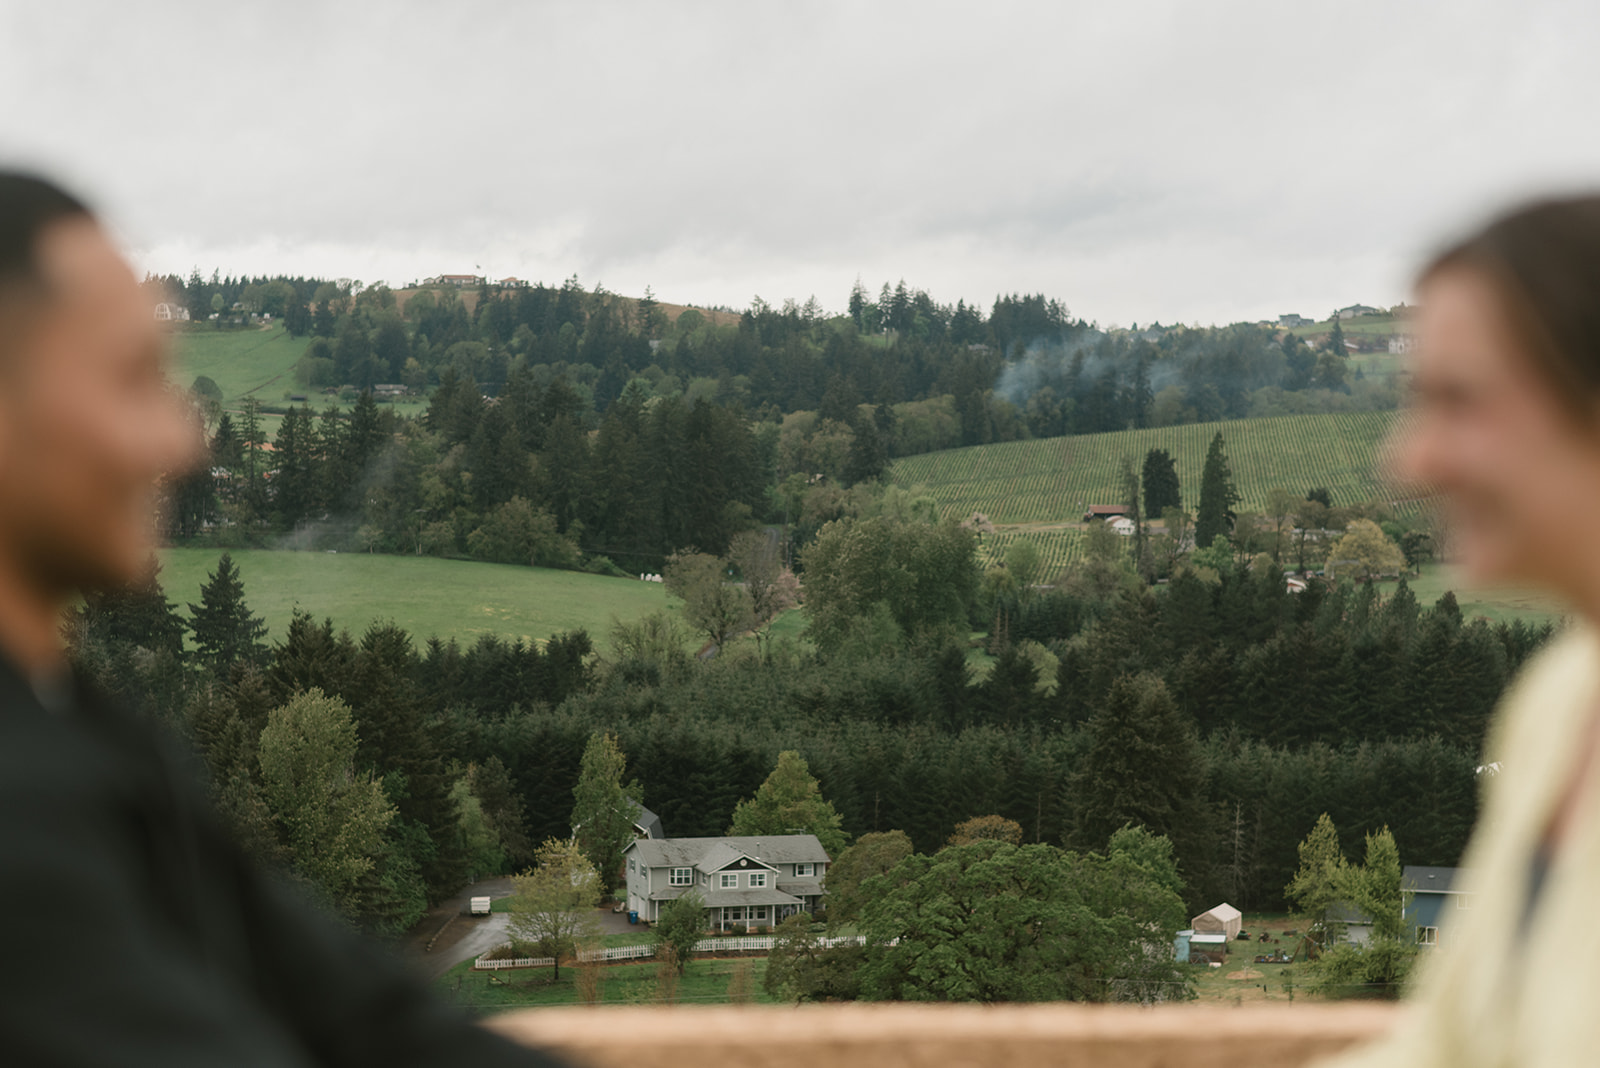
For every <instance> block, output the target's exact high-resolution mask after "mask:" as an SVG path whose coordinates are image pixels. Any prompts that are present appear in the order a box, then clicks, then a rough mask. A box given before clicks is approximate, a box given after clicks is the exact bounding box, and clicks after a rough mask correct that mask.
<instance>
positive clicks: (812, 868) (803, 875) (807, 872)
mask: <svg viewBox="0 0 1600 1068" xmlns="http://www.w3.org/2000/svg"><path fill="white" fill-rule="evenodd" d="M815 874H817V866H816V865H815V864H796V865H795V866H794V877H795V878H796V879H807V878H810V877H811V876H813V875H815Z"/></svg>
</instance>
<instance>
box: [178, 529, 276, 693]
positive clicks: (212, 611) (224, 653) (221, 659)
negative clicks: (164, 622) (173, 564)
mask: <svg viewBox="0 0 1600 1068" xmlns="http://www.w3.org/2000/svg"><path fill="white" fill-rule="evenodd" d="M189 615H190V620H191V621H190V623H189V627H190V629H191V630H192V631H193V632H194V644H195V658H196V659H197V660H199V661H200V663H201V664H202V665H204V666H205V667H206V668H208V669H209V670H211V671H212V672H214V673H215V674H217V675H218V676H222V677H226V676H227V674H228V671H229V670H230V669H231V668H232V667H233V665H234V664H237V663H240V662H247V663H249V662H255V661H257V660H260V659H261V658H262V656H263V655H264V654H265V653H266V647H265V646H264V645H263V644H262V642H261V639H262V638H263V637H264V636H265V635H266V633H267V624H266V622H265V621H263V620H262V619H261V618H260V617H259V616H253V615H251V614H250V606H249V605H247V604H245V602H244V581H243V579H241V578H240V576H239V568H238V566H237V565H235V564H234V562H233V556H232V554H230V553H223V554H222V558H221V559H220V560H218V561H217V569H216V570H215V571H213V572H212V573H211V575H210V577H209V578H208V579H207V580H206V584H205V585H204V586H202V587H201V588H200V603H199V604H194V603H193V602H190V604H189Z"/></svg>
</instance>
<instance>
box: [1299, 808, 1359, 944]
mask: <svg viewBox="0 0 1600 1068" xmlns="http://www.w3.org/2000/svg"><path fill="white" fill-rule="evenodd" d="M1299 852H1300V867H1299V869H1298V870H1297V871H1296V872H1295V873H1294V878H1293V879H1291V880H1290V881H1289V885H1288V886H1285V887H1284V888H1283V896H1284V897H1286V898H1288V899H1289V900H1290V901H1293V902H1294V903H1295V905H1296V906H1297V907H1298V908H1299V909H1300V911H1301V912H1302V913H1304V914H1305V915H1306V916H1307V917H1309V918H1310V920H1311V922H1312V925H1313V930H1314V931H1315V934H1314V936H1313V937H1321V938H1322V939H1323V940H1324V944H1327V942H1328V941H1332V940H1334V939H1330V937H1329V935H1330V932H1329V931H1328V929H1327V923H1328V909H1329V908H1330V907H1331V906H1332V905H1333V904H1334V903H1335V902H1336V901H1338V900H1339V899H1340V898H1341V897H1342V896H1344V893H1345V889H1346V883H1347V881H1348V878H1349V877H1348V874H1347V872H1348V867H1349V866H1348V864H1347V863H1346V861H1345V859H1344V850H1343V849H1341V848H1340V847H1339V831H1338V829H1337V828H1336V827H1334V825H1333V820H1332V819H1330V818H1329V817H1328V814H1327V813H1326V812H1324V813H1323V814H1322V815H1321V816H1318V817H1317V825H1316V826H1315V827H1313V828H1312V829H1311V833H1310V834H1308V835H1306V837H1305V840H1304V841H1302V842H1301V843H1300V846H1299Z"/></svg>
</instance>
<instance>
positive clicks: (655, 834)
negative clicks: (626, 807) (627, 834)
mask: <svg viewBox="0 0 1600 1068" xmlns="http://www.w3.org/2000/svg"><path fill="white" fill-rule="evenodd" d="M634 804H636V805H639V802H637V801H635V802H634ZM633 823H634V826H636V827H642V828H643V829H644V833H645V837H646V838H665V837H666V836H667V831H666V828H664V827H662V826H661V817H660V816H657V815H656V814H655V813H654V812H651V811H650V810H649V809H647V808H645V807H644V806H643V805H639V818H638V819H636V820H634V821H633Z"/></svg>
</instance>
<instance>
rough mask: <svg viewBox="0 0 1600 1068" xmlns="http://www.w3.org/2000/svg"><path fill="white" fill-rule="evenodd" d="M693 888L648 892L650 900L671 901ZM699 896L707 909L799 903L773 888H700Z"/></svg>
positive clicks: (790, 895) (798, 900) (796, 899)
mask: <svg viewBox="0 0 1600 1068" xmlns="http://www.w3.org/2000/svg"><path fill="white" fill-rule="evenodd" d="M694 889H696V888H695V887H692V886H673V887H668V888H667V889H665V890H653V891H651V892H650V900H652V901H672V900H673V899H675V898H680V897H682V896H683V895H684V894H686V893H688V892H689V891H690V890H694ZM700 897H701V898H702V899H703V900H704V901H705V903H706V908H708V909H716V908H724V907H732V906H737V905H798V904H800V903H801V902H800V899H799V898H797V897H795V896H794V895H793V894H786V893H784V892H783V891H782V890H773V889H767V890H706V889H703V888H702V889H701V890H700Z"/></svg>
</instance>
